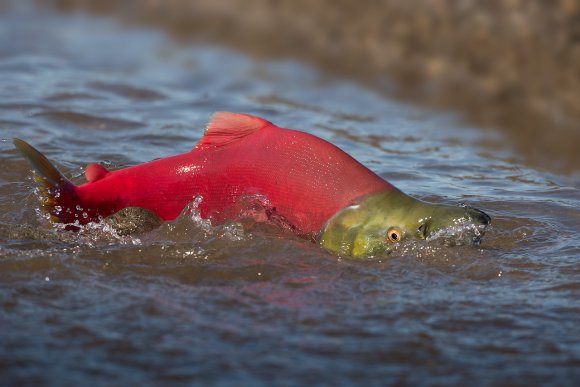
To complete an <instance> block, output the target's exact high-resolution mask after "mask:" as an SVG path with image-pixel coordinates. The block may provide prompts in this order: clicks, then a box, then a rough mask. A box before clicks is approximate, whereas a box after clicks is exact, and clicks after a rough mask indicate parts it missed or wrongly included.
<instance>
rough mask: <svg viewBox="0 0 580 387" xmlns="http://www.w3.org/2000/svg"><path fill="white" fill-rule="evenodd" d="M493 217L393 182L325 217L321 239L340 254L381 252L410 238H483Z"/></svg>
mask: <svg viewBox="0 0 580 387" xmlns="http://www.w3.org/2000/svg"><path fill="white" fill-rule="evenodd" d="M490 222H491V218H490V217H489V216H488V215H487V214H485V213H484V212H482V211H479V210H477V209H475V208H472V207H466V206H451V205H445V204H432V203H426V202H423V201H421V200H418V199H415V198H412V197H410V196H408V195H406V194H404V193H403V192H401V191H400V190H398V189H396V188H395V189H391V190H386V191H381V192H379V193H374V194H371V195H367V196H365V197H363V198H360V199H359V200H357V201H356V202H355V203H353V204H352V205H350V206H348V207H346V208H344V209H343V210H341V211H339V212H338V213H337V214H336V215H334V216H333V217H332V218H331V219H330V220H329V221H328V222H327V223H326V225H325V227H324V228H323V230H322V232H321V234H320V238H319V241H320V244H321V245H322V247H324V248H325V249H326V250H329V251H331V252H334V253H337V254H339V255H347V256H353V257H366V256H380V255H387V254H389V253H390V252H392V251H393V250H394V249H395V248H396V246H397V245H398V244H399V243H401V242H404V241H406V240H412V239H416V240H427V241H431V240H437V239H439V238H442V239H445V240H446V241H447V243H448V244H451V243H449V241H450V240H454V239H453V238H456V239H455V241H456V243H455V244H464V243H465V241H466V240H467V241H468V242H470V243H479V241H480V239H481V237H482V236H483V234H484V233H485V230H486V228H487V227H488V225H489V224H490Z"/></svg>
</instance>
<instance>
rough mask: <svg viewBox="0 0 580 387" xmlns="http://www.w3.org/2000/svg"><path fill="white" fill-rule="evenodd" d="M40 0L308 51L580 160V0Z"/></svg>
mask: <svg viewBox="0 0 580 387" xmlns="http://www.w3.org/2000/svg"><path fill="white" fill-rule="evenodd" d="M42 3H45V4H51V5H54V4H56V5H57V6H58V7H60V8H61V9H85V10H86V9H89V10H91V11H94V12H100V13H107V14H115V15H118V16H121V17H122V18H123V19H124V20H126V21H128V22H130V23H139V24H142V23H145V24H152V25H158V26H162V27H163V28H164V29H166V30H167V31H170V32H171V33H173V34H176V35H178V36H179V37H181V38H183V39H186V40H188V41H190V40H197V41H199V40H205V41H209V42H219V43H221V44H226V45H231V46H233V47H235V48H238V49H241V50H243V51H247V52H250V53H252V54H254V55H260V56H264V57H268V58H272V57H274V58H277V57H284V58H286V57H289V58H300V59H302V60H307V61H309V62H310V63H314V64H316V65H318V66H319V67H321V68H323V69H324V70H325V71H328V72H331V73H336V74H340V75H341V76H345V75H346V76H349V77H351V78H353V79H356V80H358V81H361V82H364V83H365V84H366V85H371V86H373V87H374V88H375V89H376V90H379V91H381V92H384V93H388V94H389V95H394V96H397V97H399V98H402V99H403V100H408V101H413V102H419V103H422V104H424V105H426V106H432V107H438V108H444V109H451V110H455V111H459V112H461V113H462V114H463V116H464V117H465V118H466V119H467V120H468V123H473V124H475V125H478V126H481V127H484V128H499V129H501V131H502V132H504V133H505V134H507V138H509V139H510V141H508V143H509V146H513V147H514V148H515V149H516V150H517V157H518V158H519V160H520V161H523V162H526V163H529V164H531V165H533V166H534V167H536V168H540V169H544V170H550V171H555V172H560V173H571V172H577V171H579V170H580V152H578V146H579V145H580V128H579V125H580V124H579V122H580V3H578V2H577V1H574V0H560V1H554V2H540V1H520V0H504V1H486V2H475V1H461V2H454V1H450V0H431V1H418V0H411V1H384V2H364V3H359V2H352V1H347V0H338V1H335V0H333V1H331V0H322V1H315V2H313V1H276V2H273V1H267V0H244V1H241V0H234V1H227V2H226V1H216V0H202V1H195V2H191V1H186V0H168V1H147V2H143V1H132V0H129V1H124V2H118V1H111V0H105V1H99V2H90V1H83V0H62V1H56V2H42ZM363 4H364V5H363ZM497 146H498V144H491V149H494V147H497Z"/></svg>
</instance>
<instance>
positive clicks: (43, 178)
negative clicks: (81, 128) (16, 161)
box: [12, 138, 76, 223]
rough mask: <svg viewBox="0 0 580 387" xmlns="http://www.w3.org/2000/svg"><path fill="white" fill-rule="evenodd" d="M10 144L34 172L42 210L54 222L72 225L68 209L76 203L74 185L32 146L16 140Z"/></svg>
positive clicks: (70, 213)
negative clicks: (12, 144) (38, 186)
mask: <svg viewBox="0 0 580 387" xmlns="http://www.w3.org/2000/svg"><path fill="white" fill-rule="evenodd" d="M12 142H13V143H14V146H16V148H17V149H18V150H19V151H20V152H21V153H22V155H23V156H24V157H25V158H26V159H27V160H28V161H29V162H30V164H31V165H32V167H33V168H34V170H35V171H36V174H35V176H34V179H35V180H36V181H37V182H38V183H39V185H40V196H41V200H42V207H43V208H44V210H46V211H47V212H48V213H49V214H50V215H51V219H52V220H53V221H55V222H62V223H72V222H73V221H74V218H75V216H74V214H73V213H74V211H70V208H71V204H73V203H75V202H76V193H75V185H74V184H73V183H71V182H70V181H69V180H68V179H67V178H66V177H64V175H63V174H62V173H60V171H59V170H58V169H56V167H55V166H54V165H52V163H51V162H50V161H49V160H48V159H47V158H46V157H45V156H44V155H43V154H42V153H40V152H39V151H38V150H36V149H35V148H34V147H33V146H32V145H30V144H28V143H27V142H26V141H23V140H20V139H18V138H14V139H12Z"/></svg>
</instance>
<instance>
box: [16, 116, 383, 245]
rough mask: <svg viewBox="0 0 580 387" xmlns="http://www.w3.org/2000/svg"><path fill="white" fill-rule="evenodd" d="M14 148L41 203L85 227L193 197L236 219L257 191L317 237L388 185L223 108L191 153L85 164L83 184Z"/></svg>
mask: <svg viewBox="0 0 580 387" xmlns="http://www.w3.org/2000/svg"><path fill="white" fill-rule="evenodd" d="M14 142H15V144H16V146H17V147H18V148H19V149H20V150H21V151H22V152H23V153H24V154H25V155H26V156H27V157H28V159H29V160H30V161H31V162H32V164H33V166H35V169H36V170H37V171H38V172H39V173H40V175H41V177H42V178H43V180H44V185H45V187H46V192H47V194H48V197H47V202H46V206H47V207H48V208H47V209H48V211H49V212H50V213H51V214H52V215H53V218H54V219H55V220H58V221H60V222H63V223H74V222H78V224H85V223H88V222H92V221H95V220H97V219H98V218H99V217H106V216H108V215H111V214H113V213H115V212H117V211H119V210H121V209H123V208H126V207H142V208H146V209H149V210H151V211H153V212H155V213H156V214H157V215H158V216H159V217H160V218H162V219H164V220H171V219H175V218H176V217H177V216H178V215H179V214H180V213H181V212H182V210H183V209H184V207H185V206H186V205H187V204H188V203H190V202H192V201H193V199H194V198H195V197H197V196H201V197H202V201H201V204H200V205H199V210H200V212H201V216H202V217H203V218H207V219H211V220H212V221H215V222H221V221H223V220H225V219H228V218H235V217H236V216H237V215H238V214H236V213H235V212H236V211H237V208H238V207H239V204H240V202H241V201H243V200H244V198H247V197H252V196H253V195H262V196H264V197H265V198H266V202H267V205H268V207H269V208H268V209H267V213H268V214H269V215H270V216H275V217H276V218H277V219H283V220H284V222H286V223H287V224H289V225H290V226H291V227H292V228H294V229H295V230H296V232H297V233H298V234H301V235H310V236H316V235H317V234H318V233H319V232H320V230H321V229H322V228H323V226H324V224H325V223H326V222H327V221H328V220H329V219H330V218H331V217H332V216H333V215H334V214H335V213H337V212H338V211H339V210H341V209H342V208H345V207H346V206H348V205H349V204H350V203H352V202H353V201H354V200H355V199H356V198H359V197H362V196H364V195H367V194H369V193H373V192H377V191H384V190H390V189H392V188H393V186H392V185H391V184H389V183H388V182H386V181H385V180H383V179H381V178H380V177H379V176H377V175H376V174H375V173H373V172H371V171H370V170H369V169H368V168H366V167H365V166H363V165H362V164H360V163H359V162H358V161H356V160H355V159H353V158H352V157H351V156H349V155H348V154H346V153H345V152H343V151H342V150H340V149H339V148H338V147H336V146H334V145H332V144H330V143H329V142H327V141H325V140H322V139H320V138H318V137H316V136H313V135H311V134H308V133H304V132H300V131H296V130H291V129H284V128H280V127H277V126H276V125H274V124H272V123H271V122H268V121H266V120H264V119H262V118H258V117H254V116H250V115H246V114H236V113H226V112H220V113H216V114H215V115H214V116H213V119H212V121H211V123H210V124H209V126H208V127H207V129H206V132H205V135H204V136H203V138H202V139H201V140H200V141H199V143H198V144H197V145H196V146H195V148H193V150H191V151H190V152H187V153H183V154H179V155H176V156H172V157H167V158H164V159H160V160H155V161H151V162H147V163H144V164H140V165H136V166H134V167H130V168H124V169H120V170H117V171H108V170H107V169H105V168H104V167H103V166H101V165H99V164H89V165H88V166H87V168H86V171H85V175H86V179H87V181H88V182H87V183H85V184H82V185H79V186H76V185H74V184H72V183H71V182H70V181H69V180H67V179H66V178H65V177H64V176H62V174H60V173H59V172H58V171H57V170H56V169H55V168H54V167H53V166H52V165H51V164H50V162H48V160H46V158H45V157H44V156H42V155H41V154H40V153H39V152H38V151H36V150H35V149H34V148H32V147H31V146H30V145H28V144H26V143H25V142H24V141H22V140H18V139H15V140H14Z"/></svg>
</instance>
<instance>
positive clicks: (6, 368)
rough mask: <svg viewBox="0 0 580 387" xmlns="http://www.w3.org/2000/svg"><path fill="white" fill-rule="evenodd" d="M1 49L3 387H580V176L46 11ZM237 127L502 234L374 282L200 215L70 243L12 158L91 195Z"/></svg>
mask: <svg viewBox="0 0 580 387" xmlns="http://www.w3.org/2000/svg"><path fill="white" fill-rule="evenodd" d="M0 42H1V44H0V85H1V87H0V112H1V116H0V138H2V142H0V148H1V149H2V153H1V156H0V157H1V163H0V193H1V195H0V326H1V328H2V329H0V376H1V380H2V384H7V385H18V384H22V383H24V384H27V385H43V384H53V385H79V384H81V383H82V384H87V383H90V384H115V385H127V384H152V385H159V384H163V385H164V384H169V383H174V384H187V385H189V384H193V383H196V384H200V385H272V384H280V385H305V384H322V385H333V386H334V385H348V384H355V383H356V384H365V385H366V384H369V385H384V384H403V385H466V384H468V383H469V384H478V385H574V384H575V383H574V382H577V380H580V304H579V303H578V299H579V296H580V263H579V262H578V258H579V256H580V254H579V253H580V243H579V242H578V238H577V233H578V231H579V224H580V210H579V208H580V194H579V190H578V186H579V182H578V180H577V176H572V177H566V176H559V175H555V174H550V173H546V172H541V171H537V170H534V169H532V168H530V167H526V166H525V165H520V164H518V163H517V162H516V161H514V160H517V155H514V154H513V153H511V152H510V150H509V148H507V147H501V148H497V144H498V143H499V144H501V143H502V134H501V133H500V132H498V133H493V134H492V133H490V132H488V131H483V130H480V129H478V128H470V127H466V126H465V125H463V124H461V122H460V121H458V120H457V119H456V117H455V116H454V115H453V114H444V113H435V112H432V111H427V110H422V109H419V108H417V107H414V106H409V105H403V104H400V103H397V102H395V101H392V100H389V99H386V98H385V97H383V96H380V95H377V94H375V93H373V92H371V91H369V90H367V89H364V88H362V87H360V86H358V85H357V84H355V83H352V82H350V81H348V80H345V79H340V78H338V79H337V78H336V77H332V76H329V75H325V74H323V73H320V72H318V71H317V70H315V69H313V68H310V67H308V65H306V64H303V63H300V62H293V61H291V60H285V61H277V62H261V61H257V60H255V59H253V58H251V57H247V56H244V55H243V54H242V53H239V52H235V51H232V50H231V49H226V48H222V47H216V46H203V45H193V46H191V45H183V44H178V43H176V42H174V41H172V40H171V39H170V38H169V37H167V36H165V35H164V34H163V32H161V31H157V30H153V29H146V28H137V27H124V26H121V25H119V23H118V22H117V21H115V20H114V19H108V18H98V17H94V16H87V15H78V14H59V13H51V12H48V11H42V12H41V11H38V10H36V9H34V8H32V9H28V8H26V7H24V8H21V9H19V10H14V9H12V10H4V11H3V13H2V14H1V16H0ZM218 110H231V111H238V112H246V113H251V114H257V115H260V116H264V117H266V118H267V119H269V120H271V121H273V122H274V123H276V124H278V125H280V126H286V127H292V128H297V129H302V130H307V131H309V132H311V133H314V134H316V135H318V136H320V137H323V138H325V139H327V140H329V141H331V142H333V143H335V144H336V145H338V146H340V147H341V148H342V149H344V150H345V151H347V152H348V153H350V154H351V155H353V156H354V157H355V158H357V159H358V160H360V161H361V162H363V163H364V164H366V165H367V166H369V167H370V168H371V169H373V170H374V171H376V172H377V173H379V174H380V175H381V176H383V177H385V178H386V179H388V180H389V181H390V182H392V183H393V184H395V185H396V186H398V187H399V188H401V189H402V190H403V191H405V192H407V193H410V194H412V195H414V196H417V197H420V198H423V199H427V200H431V201H437V202H446V203H466V204H468V205H472V206H475V207H477V208H481V209H483V210H484V211H486V212H487V213H489V214H490V215H491V216H492V218H493V226H492V229H491V230H490V231H488V233H487V234H486V236H485V238H484V239H483V241H482V244H481V245H480V246H456V247H445V246H443V245H440V244H426V243H423V244H421V243H416V244H408V245H404V246H401V248H400V249H399V250H397V251H396V252H395V253H394V254H392V255H391V256H389V257H386V258H380V259H379V258H375V259H366V260H352V259H346V258H339V257H336V256H333V255H331V254H328V253H326V252H324V251H322V250H321V249H320V248H319V247H318V246H317V245H315V244H313V243H310V242H308V241H305V240H301V239H299V238H296V237H292V236H290V235H287V234H283V233H280V232H279V231H277V230H274V229H270V228H268V227H257V228H255V229H252V230H251V231H247V230H244V229H243V228H241V227H240V226H239V225H237V224H225V225H221V226H218V227H214V226H211V225H208V224H206V223H204V222H201V221H200V220H199V219H197V218H196V217H195V211H190V212H189V213H188V214H186V215H184V216H182V217H181V218H180V219H178V220H176V221H174V222H170V223H165V224H163V225H161V226H160V227H159V228H157V229H155V230H153V231H151V232H148V233H145V234H143V235H138V236H119V235H116V234H115V233H114V232H113V231H111V230H110V229H108V228H107V227H106V226H94V227H92V228H87V229H86V230H83V231H82V232H80V233H78V234H71V233H68V232H65V231H62V230H59V229H55V228H54V227H53V226H52V225H51V224H49V223H48V222H47V221H46V220H45V219H44V217H43V216H42V215H41V214H40V213H39V211H38V201H37V198H36V196H35V194H34V189H35V188H34V187H35V185H34V182H33V180H32V179H31V178H30V169H29V166H28V165H27V163H26V162H25V160H23V158H22V157H21V156H20V155H19V154H18V153H17V152H16V150H15V149H14V148H13V147H12V144H11V142H10V141H9V139H10V138H12V137H14V136H18V137H20V138H23V139H26V140H27V141H29V142H30V143H32V144H33V145H35V146H36V147H38V148H39V149H41V150H42V151H43V152H45V154H46V155H47V156H48V157H49V158H50V159H51V160H54V161H55V162H56V163H57V165H58V166H59V168H60V169H61V170H63V171H64V172H65V173H66V174H67V175H68V176H70V177H72V178H73V180H75V181H82V172H83V168H84V166H85V165H86V164H87V163H89V162H93V161H98V162H102V163H104V164H106V165H109V166H111V167H121V166H127V165H134V164H137V163H141V162H144V161H148V160H151V159H154V158H159V157H165V156H168V155H172V154H176V153H180V152H184V151H187V150H189V149H190V148H191V147H193V145H194V144H195V143H196V141H197V140H198V139H199V137H200V136H201V134H202V131H203V128H204V126H205V124H206V123H207V120H208V119H209V117H210V115H211V113H213V112H214V111H218ZM485 144H488V145H485ZM489 144H496V145H489ZM193 210H194V209H193Z"/></svg>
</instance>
